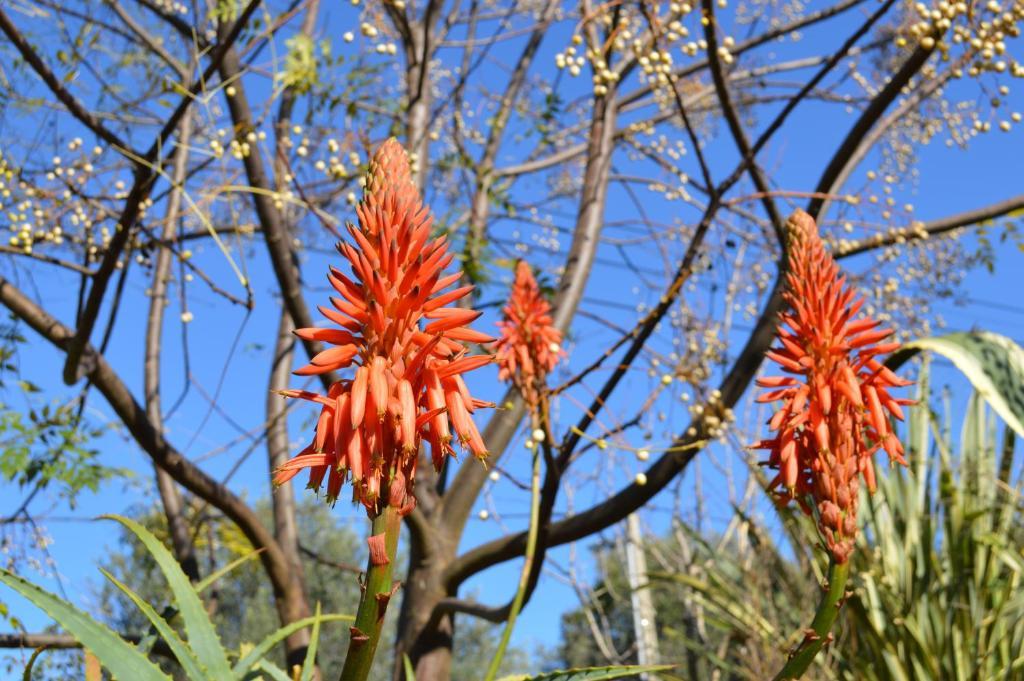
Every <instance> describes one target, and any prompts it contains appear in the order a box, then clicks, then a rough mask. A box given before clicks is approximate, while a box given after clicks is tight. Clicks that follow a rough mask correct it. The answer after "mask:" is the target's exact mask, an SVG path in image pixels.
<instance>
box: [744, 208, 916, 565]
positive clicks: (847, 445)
mask: <svg viewBox="0 0 1024 681" xmlns="http://www.w3.org/2000/svg"><path fill="white" fill-rule="evenodd" d="M788 227H789V234H790V251H789V272H788V274H787V275H786V277H787V282H788V284H789V286H788V290H787V291H786V293H785V294H784V297H785V300H786V302H787V303H788V305H789V310H788V311H787V312H785V313H783V314H782V315H780V324H779V329H778V341H779V343H780V346H781V347H777V348H773V349H772V350H771V351H770V352H768V353H766V354H767V357H769V358H770V359H772V360H773V361H775V362H776V363H778V364H779V365H781V367H782V369H783V371H785V372H786V373H787V374H789V375H787V376H778V377H771V378H761V379H758V380H757V384H758V385H759V386H761V387H763V388H767V389H768V392H766V393H764V394H762V395H761V396H760V397H758V401H759V402H775V401H780V400H781V401H782V403H783V404H782V407H781V408H780V409H779V410H778V411H777V412H776V413H775V415H774V416H773V417H772V418H771V420H770V421H769V426H768V427H769V429H770V430H771V431H773V432H774V433H775V437H773V438H772V439H769V440H764V441H762V442H759V443H757V444H756V445H754V446H755V447H756V448H759V449H767V450H768V461H767V462H765V463H766V465H767V466H768V467H769V468H771V469H773V470H776V471H778V474H777V475H776V476H775V478H774V479H772V481H771V482H770V483H769V489H772V490H777V492H776V496H777V498H778V499H779V501H780V503H786V502H787V501H788V500H789V499H796V500H797V502H798V503H799V504H800V506H801V508H803V510H804V512H805V513H808V514H811V513H812V510H813V511H817V517H818V527H819V528H820V530H821V533H822V535H823V536H824V538H825V543H826V546H827V547H828V550H829V551H830V552H831V554H832V556H833V557H834V559H835V561H836V562H837V563H843V562H845V561H846V560H847V559H848V558H849V556H850V554H851V553H852V551H853V540H854V538H855V536H856V534H857V488H858V480H859V476H863V478H864V482H865V483H866V484H867V486H868V491H869V492H874V490H875V471H874V467H873V463H872V455H873V454H874V453H875V452H876V451H878V450H879V449H884V450H885V451H886V452H887V453H888V455H889V459H890V461H895V462H899V463H901V464H904V465H905V464H906V461H905V460H904V458H903V446H902V445H901V444H900V441H899V440H898V439H897V438H896V435H895V434H894V433H893V432H892V429H891V427H890V423H889V415H892V416H895V417H896V418H897V419H900V420H902V419H903V410H902V409H901V408H900V405H907V404H912V403H913V401H912V400H905V399H896V398H894V397H892V396H891V395H890V394H889V390H890V389H891V388H894V387H901V386H906V385H909V384H910V383H911V382H910V381H906V380H904V379H901V378H899V377H898V376H896V375H895V374H894V373H893V372H892V371H890V370H889V369H887V368H886V367H884V366H883V365H882V364H881V363H880V362H879V361H878V356H879V355H883V354H886V353H889V352H892V351H893V350H895V349H896V348H898V347H899V343H895V342H883V341H885V339H886V338H888V337H889V336H890V335H891V334H892V333H893V332H892V330H890V329H880V328H878V327H879V326H880V324H881V322H879V321H876V320H873V319H870V318H865V317H858V312H859V311H860V309H861V307H862V306H863V304H864V301H863V299H857V297H856V292H855V291H854V290H853V289H852V288H851V287H849V286H847V285H846V277H844V276H841V275H840V273H839V267H838V266H837V265H836V263H835V260H833V259H832V256H831V255H830V254H829V252H828V251H827V250H826V249H825V245H824V244H823V243H822V241H821V238H820V237H819V236H818V228H817V225H815V223H814V219H813V218H811V216H810V215H808V214H807V213H805V212H803V211H797V212H796V213H794V214H793V216H792V217H790V219H789V222H788ZM808 497H810V500H811V501H812V502H813V506H814V508H813V509H812V508H811V505H810V504H809V503H808V500H807V499H808Z"/></svg>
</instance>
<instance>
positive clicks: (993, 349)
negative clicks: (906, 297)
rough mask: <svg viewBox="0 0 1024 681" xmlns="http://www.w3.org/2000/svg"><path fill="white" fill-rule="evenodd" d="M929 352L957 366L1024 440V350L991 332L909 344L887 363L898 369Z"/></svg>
mask: <svg viewBox="0 0 1024 681" xmlns="http://www.w3.org/2000/svg"><path fill="white" fill-rule="evenodd" d="M922 350H928V351H931V352H937V353H939V354H940V355H942V356H943V357H945V358H946V359H948V360H950V361H951V362H953V364H955V365H956V367H957V368H958V369H959V370H960V371H962V372H963V374H964V375H965V376H966V377H967V379H968V380H969V381H970V382H971V384H972V385H973V386H974V388H975V390H977V391H978V392H979V393H981V395H982V397H984V398H985V401H986V402H988V403H989V404H990V405H991V406H992V409H994V410H995V411H996V413H997V414H999V416H1001V417H1002V418H1003V420H1004V421H1006V424H1007V425H1008V426H1010V427H1011V428H1013V429H1014V430H1015V431H1016V432H1017V434H1018V435H1020V436H1021V437H1024V348H1021V347H1020V346H1019V345H1017V344H1016V343H1014V342H1013V341H1012V340H1010V339H1009V338H1007V337H1006V336H1001V335H999V334H997V333H991V332H988V331H974V332H970V333H951V334H948V335H945V336H935V337H931V338H921V339H918V340H915V341H912V342H910V343H907V344H905V345H904V346H903V347H902V348H900V350H899V351H897V352H896V353H894V354H893V356H892V357H891V358H890V359H889V361H888V362H886V364H887V365H889V366H890V367H898V366H899V365H901V364H902V363H903V362H905V361H906V360H907V359H909V358H910V357H912V356H913V355H914V354H916V353H918V352H920V351H922Z"/></svg>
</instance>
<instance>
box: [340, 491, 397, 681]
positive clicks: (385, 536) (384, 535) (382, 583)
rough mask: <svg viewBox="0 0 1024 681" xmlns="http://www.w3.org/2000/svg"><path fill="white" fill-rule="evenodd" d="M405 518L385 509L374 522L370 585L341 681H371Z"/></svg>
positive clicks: (358, 613) (393, 586)
mask: <svg viewBox="0 0 1024 681" xmlns="http://www.w3.org/2000/svg"><path fill="white" fill-rule="evenodd" d="M401 529H402V516H401V514H400V512H399V510H398V509H396V508H394V507H392V506H385V507H384V508H383V510H382V511H381V512H380V513H379V514H378V515H377V516H376V517H375V518H374V519H373V522H372V527H371V530H370V538H369V540H367V543H368V544H369V545H370V557H369V558H368V560H367V568H366V583H365V584H364V585H363V593H362V597H361V598H360V600H359V609H358V610H357V611H356V621H355V624H353V625H352V627H351V629H350V630H349V632H350V634H351V638H350V639H349V644H348V653H347V654H346V656H345V665H344V667H342V671H341V681H365V679H367V678H369V675H370V667H371V666H373V657H374V654H375V653H376V652H377V644H378V643H380V635H381V630H382V629H383V627H384V615H385V614H387V609H388V603H389V602H390V601H391V597H392V596H394V594H395V591H397V589H398V585H397V584H396V583H393V582H392V574H393V572H394V566H395V552H396V551H397V549H398V535H399V533H400V532H401Z"/></svg>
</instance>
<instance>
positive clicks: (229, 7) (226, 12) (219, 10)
mask: <svg viewBox="0 0 1024 681" xmlns="http://www.w3.org/2000/svg"><path fill="white" fill-rule="evenodd" d="M241 12H242V2H241V0H217V2H216V4H215V5H214V6H213V7H212V8H210V19H212V20H213V21H214V22H218V23H222V24H228V23H230V22H232V21H234V20H235V19H237V18H238V15H239V14H241Z"/></svg>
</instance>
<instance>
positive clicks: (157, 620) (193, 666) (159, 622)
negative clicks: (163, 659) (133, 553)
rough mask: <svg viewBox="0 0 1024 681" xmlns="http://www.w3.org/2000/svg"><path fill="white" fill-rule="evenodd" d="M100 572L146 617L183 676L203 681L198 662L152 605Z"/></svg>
mask: <svg viewBox="0 0 1024 681" xmlns="http://www.w3.org/2000/svg"><path fill="white" fill-rule="evenodd" d="M100 572H102V573H103V576H104V577H106V578H107V579H109V580H110V582H111V583H112V584H113V585H114V586H116V587H117V588H118V589H120V590H121V591H122V593H124V595H125V596H127V597H128V598H129V599H130V600H131V602H132V603H134V604H135V607H136V608H138V609H139V611H140V612H142V614H143V615H145V616H146V619H148V620H149V621H150V622H151V623H152V625H153V628H154V629H156V633H158V634H160V638H162V639H163V640H164V641H165V642H166V643H167V647H168V648H170V649H171V652H172V653H174V657H175V658H177V660H178V662H179V663H180V664H181V668H182V669H183V670H184V671H185V674H186V675H188V678H190V679H192V681H204V680H205V677H206V674H205V673H204V672H203V668H202V666H201V665H200V664H199V660H197V659H196V657H195V655H193V654H192V651H191V650H189V648H188V645H186V644H185V642H184V641H182V640H181V637H180V636H178V632H176V631H174V629H173V628H172V627H171V625H170V624H168V623H167V620H165V619H164V618H163V617H161V616H160V613H158V612H157V611H156V610H155V609H154V608H153V606H152V605H150V604H149V603H147V602H146V601H145V600H143V599H142V598H141V597H140V596H139V595H138V594H137V593H135V592H134V591H132V590H131V589H130V588H129V587H128V586H126V585H125V584H123V583H122V582H121V581H120V580H118V579H117V577H115V576H114V575H112V574H110V573H109V572H107V571H106V570H104V569H103V568H100Z"/></svg>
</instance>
